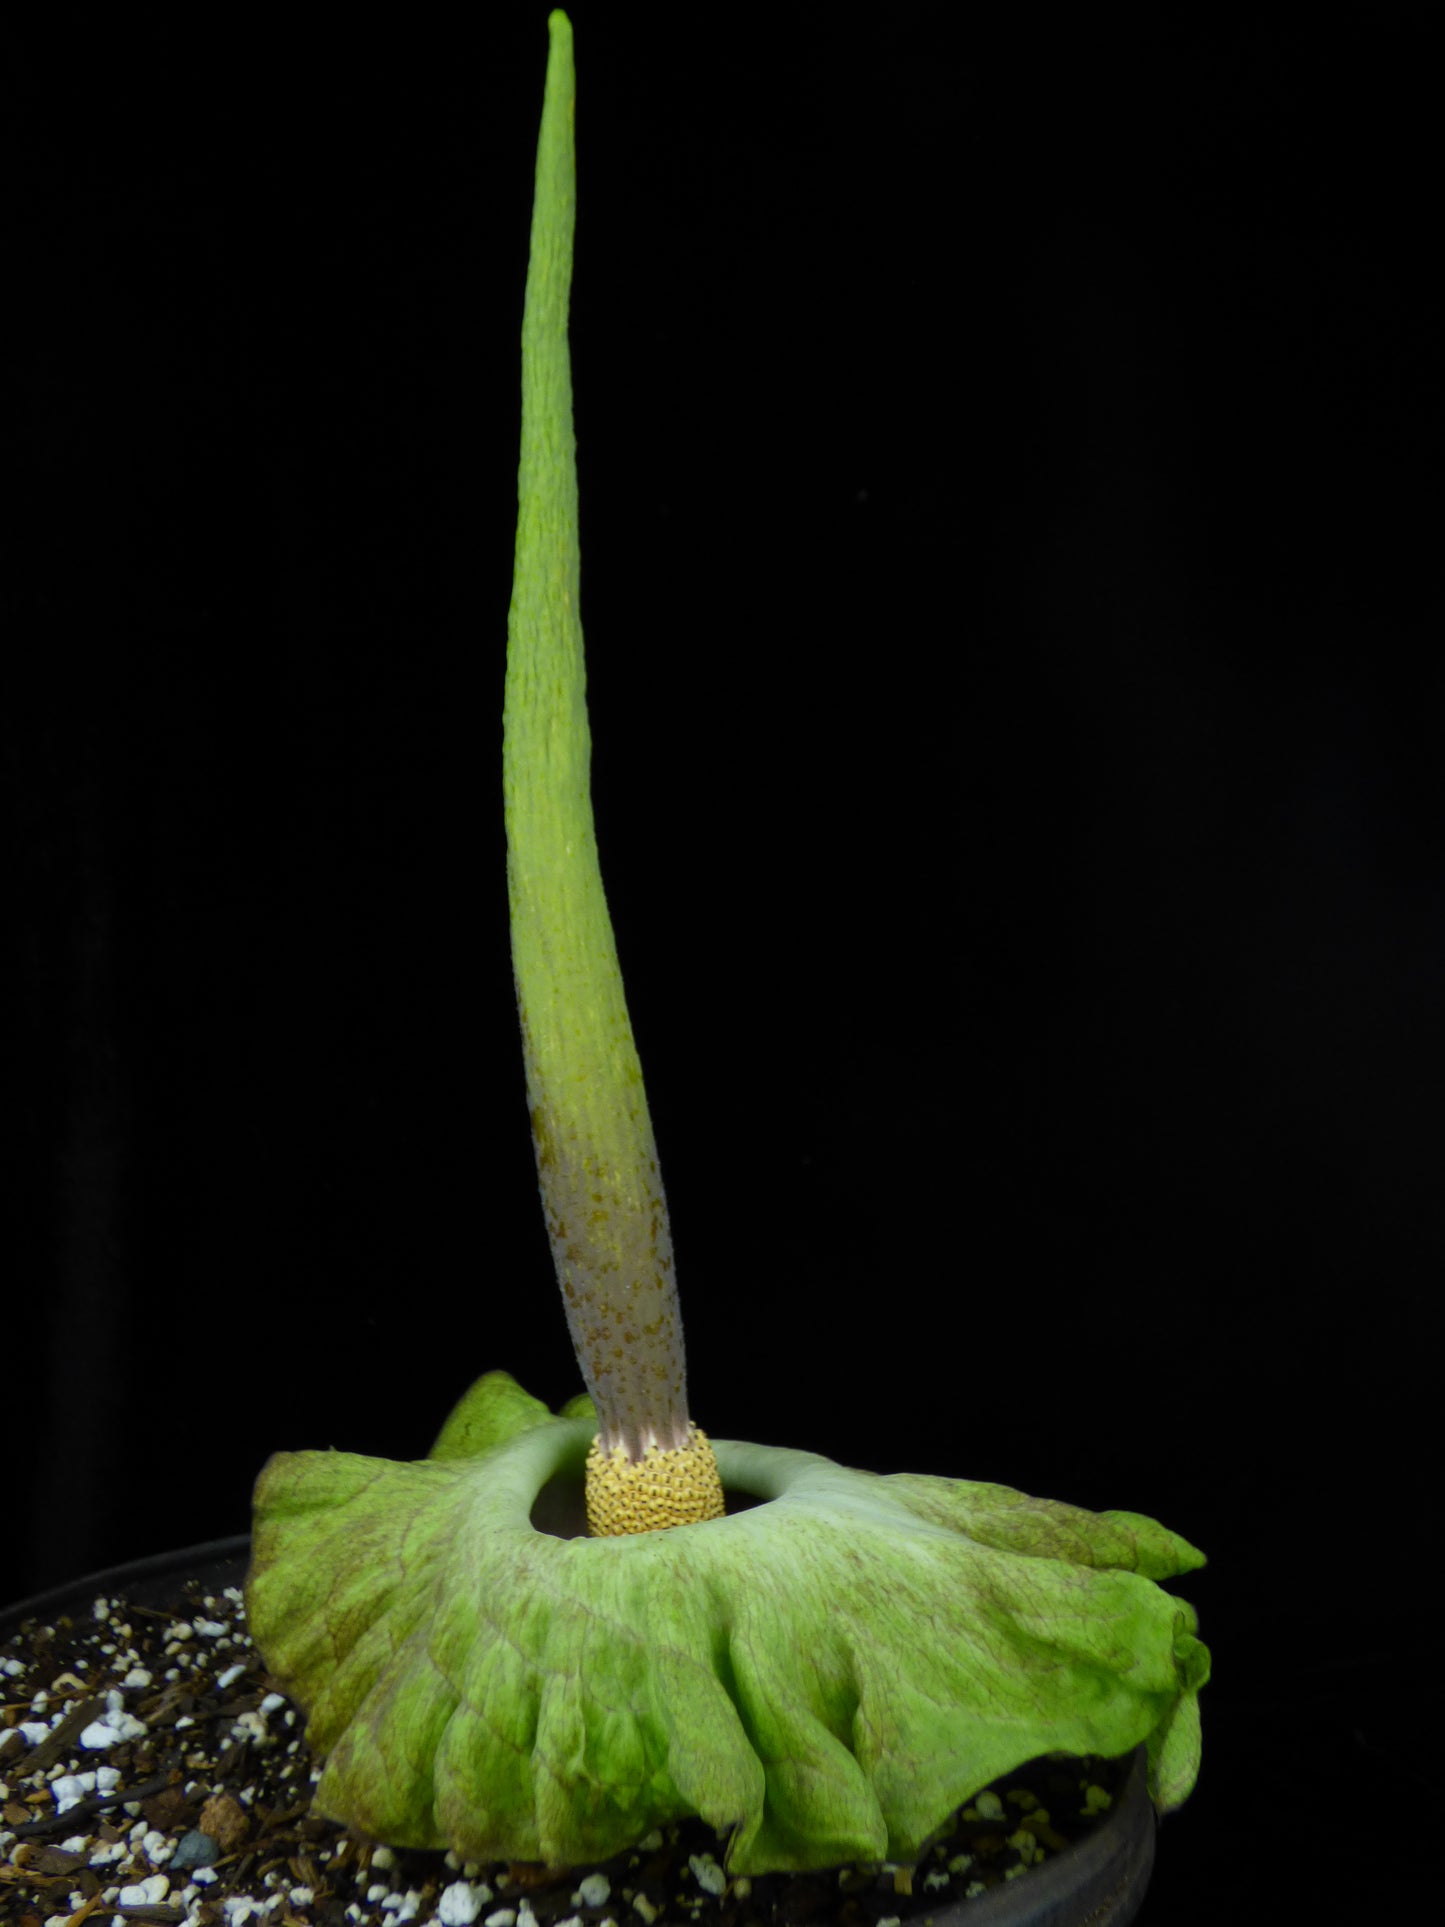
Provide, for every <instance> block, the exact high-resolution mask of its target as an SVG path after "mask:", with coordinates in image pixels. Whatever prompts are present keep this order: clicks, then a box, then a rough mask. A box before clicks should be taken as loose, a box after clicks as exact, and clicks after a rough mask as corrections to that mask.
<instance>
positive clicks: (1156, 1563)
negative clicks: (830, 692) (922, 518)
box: [246, 13, 1209, 1874]
mask: <svg viewBox="0 0 1445 1927" xmlns="http://www.w3.org/2000/svg"><path fill="white" fill-rule="evenodd" d="M549 30H550V53H549V58H548V63H547V79H546V91H545V100H544V104H543V109H542V130H541V137H540V141H539V144H538V152H537V173H536V192H535V200H534V205H533V215H532V238H531V254H530V260H529V265H528V270H527V295H526V309H525V316H524V320H523V327H522V450H521V465H520V473H519V480H518V518H517V547H516V564H515V575H514V582H513V592H512V604H511V612H510V619H509V625H508V643H507V681H506V714H505V748H504V756H503V766H504V794H505V806H506V824H507V844H508V888H509V896H510V905H511V927H512V947H513V963H514V972H515V978H516V986H517V1003H518V1009H519V1012H520V1016H521V1027H522V1042H523V1050H524V1055H525V1060H526V1070H527V1093H528V1103H529V1107H530V1111H531V1120H532V1136H533V1142H534V1146H535V1150H536V1159H537V1173H538V1178H539V1181H540V1186H541V1193H542V1203H543V1208H544V1211H545V1214H546V1219H547V1227H548V1231H549V1233H550V1237H551V1244H552V1253H553V1258H554V1261H555V1265H556V1270H557V1278H558V1282H559V1284H560V1286H561V1289H562V1297H563V1302H564V1304H565V1307H566V1313H567V1322H568V1326H569V1329H570V1331H571V1336H572V1343H573V1347H574V1349H575V1351H576V1354H577V1361H578V1364H579V1365H580V1366H581V1370H582V1376H583V1379H584V1380H585V1382H586V1386H587V1392H586V1394H585V1395H583V1396H579V1397H577V1398H574V1399H573V1400H572V1401H571V1402H570V1403H569V1404H567V1405H565V1406H563V1407H562V1408H561V1411H560V1412H559V1413H558V1414H556V1415H555V1416H554V1415H553V1413H551V1412H550V1411H549V1410H548V1409H547V1407H546V1406H545V1405H543V1404H541V1403H540V1401H538V1400H537V1399H535V1398H532V1397H530V1396H529V1395H528V1394H527V1393H526V1392H525V1391H523V1389H522V1388H521V1386H519V1385H518V1384H517V1383H516V1382H515V1380H513V1379H512V1378H511V1377H510V1376H509V1375H508V1374H507V1373H505V1372H499V1371H493V1372H488V1373H487V1374H486V1375H485V1376H484V1377H482V1378H480V1379H479V1380H478V1381H477V1382H476V1384H474V1385H473V1386H472V1388H471V1390H470V1391H469V1392H467V1394H466V1395H465V1397H464V1398H463V1399H462V1401H461V1403H460V1404H459V1405H458V1406H457V1408H456V1409H455V1410H454V1411H453V1412H452V1414H451V1416H450V1417H449V1418H448V1419H447V1421H446V1424H445V1425H444V1426H443V1428H442V1430H441V1433H440V1436H439V1437H438V1439H437V1442H436V1444H435V1445H434V1446H433V1448H432V1450H431V1452H430V1454H429V1455H428V1456H427V1458H425V1459H424V1460H421V1461H419V1462H417V1463H414V1464H396V1463H393V1462H391V1461H389V1460H385V1459H373V1458H366V1457H361V1456H358V1455H356V1454H353V1453H347V1452H334V1451H328V1452H289V1453H287V1452H283V1453H278V1454H276V1455H275V1456H274V1457H273V1458H272V1459H271V1460H270V1461H269V1462H268V1463H267V1465H266V1467H265V1468H264V1470H263V1472H262V1473H261V1476H260V1478H259V1480H258V1482H257V1486H256V1494H255V1533H254V1554H253V1562H252V1566H251V1571H250V1574H249V1578H248V1581H247V1588H246V1605H247V1611H248V1613H249V1616H250V1624H251V1628H252V1631H253V1633H254V1636H255V1638H256V1641H257V1643H258V1644H259V1646H260V1648H261V1651H262V1653H263V1655H264V1657H265V1660H266V1664H267V1665H268V1667H269V1668H270V1669H271V1671H272V1673H273V1674H274V1675H275V1676H276V1677H277V1679H278V1680H280V1681H281V1682H282V1683H283V1684H284V1685H285V1687H286V1688H287V1690H288V1691H289V1692H290V1693H291V1694H292V1695H293V1696H294V1697H295V1698H296V1699H297V1700H298V1702H299V1703H300V1704H301V1705H302V1706H303V1707H304V1708H305V1710H306V1713H307V1716H308V1721H309V1724H308V1726H307V1738H308V1740H309V1742H310V1744H311V1746H312V1748H313V1749H314V1750H315V1751H316V1752H317V1754H318V1755H320V1756H323V1757H324V1759H325V1770H324V1772H323V1773H322V1776H321V1780H320V1783H319V1785H318V1786H317V1789H316V1795H315V1807H316V1810H317V1811H318V1812H319V1813H321V1814H322V1815H325V1816H327V1817H329V1818H332V1819H335V1820H338V1821H341V1822H344V1823H345V1824H346V1825H348V1826H351V1827H354V1828H356V1829H357V1830H358V1831H359V1832H361V1833H363V1834H365V1835H368V1836H370V1837H371V1838H373V1839H376V1840H383V1841H388V1842H390V1843H392V1844H393V1845H397V1846H410V1847H426V1848H443V1847H446V1848H451V1849H453V1850H454V1851H455V1852H456V1853H457V1854H459V1855H460V1856H461V1857H462V1858H463V1859H464V1860H475V1861H490V1860H498V1859H505V1860H531V1861H541V1862H545V1863H547V1864H548V1865H549V1866H552V1867H556V1868H562V1867H568V1866H575V1865H577V1864H579V1863H581V1862H583V1861H588V1860H597V1859H602V1858H606V1857H608V1856H610V1855H612V1854H614V1853H617V1852H620V1851H622V1850H623V1849H625V1848H626V1847H628V1846H630V1845H632V1844H634V1843H635V1842H637V1841H638V1840H640V1839H641V1838H642V1836H643V1835H644V1834H646V1833H647V1832H649V1831H650V1830H651V1829H652V1828H653V1827H655V1826H658V1825H659V1824H661V1823H663V1822H666V1821H670V1820H674V1819H678V1818H681V1817H684V1816H687V1815H694V1814H695V1815H699V1816H701V1818H702V1819H703V1820H705V1821H707V1822H708V1823H709V1824H710V1825H711V1826H713V1827H714V1828H716V1829H717V1830H718V1832H719V1833H720V1834H722V1835H725V1836H726V1839H727V1849H726V1858H727V1866H728V1869H729V1871H730V1872H732V1873H737V1874H743V1873H760V1872H765V1871H796V1870H801V1869H805V1868H814V1867H825V1866H832V1865H835V1864H839V1863H842V1862H848V1861H859V1860H862V1861H880V1860H892V1861H896V1862H905V1863H906V1862H910V1861H914V1860H916V1859H917V1858H918V1856H919V1854H920V1852H921V1851H922V1849H923V1847H924V1845H925V1844H926V1843H927V1841H928V1840H929V1837H930V1836H931V1835H932V1834H934V1833H935V1832H936V1831H937V1830H938V1829H939V1828H940V1827H941V1826H942V1825H943V1824H944V1823H945V1822H946V1821H947V1819H948V1817H949V1815H950V1813H951V1812H952V1810H953V1809H954V1808H955V1807H957V1806H959V1805H960V1804H962V1803H963V1802H964V1801H966V1800H968V1799H969V1798H970V1797H971V1796H972V1795H973V1794H975V1793H976V1792H978V1791H979V1790H980V1789H981V1788H982V1787H984V1786H985V1785H987V1784H988V1782H990V1781H991V1780H993V1779H996V1778H997V1777H998V1776H1000V1775H1001V1774H1004V1773H1007V1772H1009V1771H1010V1770H1011V1769H1013V1768H1015V1767H1018V1766H1020V1765H1021V1764H1022V1763H1023V1762H1025V1761H1027V1760H1029V1759H1032V1758H1035V1757H1037V1756H1038V1755H1040V1754H1042V1753H1046V1752H1064V1753H1077V1754H1086V1753H1092V1754H1101V1755H1117V1754H1122V1753H1125V1752H1127V1751H1129V1750H1130V1749H1132V1748H1133V1747H1135V1746H1137V1745H1138V1744H1139V1743H1140V1742H1141V1741H1145V1742H1147V1744H1148V1754H1149V1773H1150V1791H1151V1793H1152V1795H1153V1798H1154V1801H1155V1803H1156V1806H1157V1807H1158V1809H1159V1810H1160V1811H1166V1810H1168V1809H1169V1808H1171V1807H1174V1806H1177V1805H1178V1804H1179V1802H1181V1801H1182V1800H1183V1799H1184V1798H1185V1797H1186V1796H1187V1795H1188V1793H1189V1791H1190V1789H1191V1787H1192V1786H1193V1784H1194V1779H1195V1775H1196V1773H1197V1771H1198V1764H1199V1711H1198V1697H1197V1696H1198V1691H1199V1688H1200V1687H1201V1686H1202V1685H1203V1684H1204V1682H1205V1680H1206V1679H1207V1677H1208V1671H1209V1655H1208V1652H1207V1649H1206V1648H1205V1647H1204V1646H1203V1645H1202V1644H1201V1643H1200V1641H1199V1640H1198V1639H1197V1638H1196V1637H1195V1634H1196V1629H1197V1622H1196V1619H1195V1615H1194V1612H1193V1610H1192V1609H1191V1608H1190V1607H1189V1606H1188V1605H1186V1604H1185V1603H1184V1602H1183V1601H1182V1600H1180V1599H1178V1598H1175V1597H1172V1596H1171V1595H1170V1594H1168V1593H1166V1592H1163V1591H1162V1590H1161V1589H1160V1588H1159V1586H1158V1585H1157V1584H1156V1583H1155V1582H1156V1581H1157V1580H1161V1579H1168V1578H1171V1577H1173V1576H1174V1575H1176V1574H1179V1573H1184V1572H1188V1571H1191V1570H1193V1569H1194V1568H1196V1567H1198V1566H1200V1565H1202V1564H1203V1559H1202V1556H1201V1555H1200V1554H1199V1553H1198V1552H1196V1551H1195V1549H1194V1548H1193V1547H1192V1546H1190V1545H1188V1544H1187V1543H1186V1542H1185V1541H1184V1540H1183V1539H1181V1538H1179V1537H1178V1536H1177V1535H1176V1534H1175V1533H1172V1532H1170V1531H1168V1530H1166V1528H1165V1527H1163V1526H1161V1525H1158V1524H1156V1523H1155V1521H1154V1520H1152V1519H1147V1518H1143V1517H1140V1516H1139V1515H1137V1514H1135V1513H1129V1512H1103V1513H1093V1512H1085V1511H1081V1510H1079V1509H1078V1508H1076V1507H1073V1506H1069V1505H1063V1504H1059V1503H1057V1502H1055V1501H1053V1500H1047V1499H1032V1498H1029V1497H1027V1496H1026V1495H1025V1494H1023V1493H1021V1492H1016V1491H1014V1490H1012V1489H1011V1488H1009V1487H1007V1486H999V1485H979V1484H973V1483H971V1482H969V1481H967V1480H962V1479H946V1478H936V1477H926V1476H922V1475H916V1474H911V1473H892V1474H888V1475H882V1476H880V1475H879V1474H877V1473H873V1472H860V1471H854V1470H851V1469H849V1468H848V1467H845V1466H841V1465H836V1464H834V1463H832V1462H831V1461H830V1460H828V1459H825V1458H821V1457H817V1456H815V1455H814V1454H812V1453H809V1452H798V1451H787V1450H783V1449H780V1448H777V1447H773V1446H767V1445H751V1444H745V1443H741V1442H738V1441H736V1440H727V1439H718V1440H716V1441H712V1442H709V1440H708V1438H707V1436H706V1435H705V1434H704V1433H703V1432H702V1431H701V1430H700V1429H699V1428H698V1427H697V1426H696V1425H695V1424H694V1423H693V1421H692V1419H691V1416H690V1414H689V1412H688V1407H687V1393H686V1377H685V1368H684V1355H683V1337H682V1323H681V1318H680V1315H679V1309H678V1298H677V1286H676V1280H675V1277H674V1273H673V1255H672V1243H671V1237H670V1233H669V1229H668V1216H667V1205H666V1202H665V1199H664V1196H663V1188H662V1182H661V1179H660V1177H659V1175H658V1166H657V1153H656V1149H655V1146H654V1143H653V1136H652V1126H651V1123H650V1120H649V1117H648V1111H647V1101H646V1097H645V1094H644V1091H643V1085H642V1073H641V1069H640V1067H639V1064H638V1060H637V1052H636V1049H635V1047H634V1044H633V1038H632V1028H631V1024H630V1022H629V1019H628V1014H627V1006H626V1002H625V999H624V996H623V989H622V978H621V973H620V971H619V968H618V962H617V952H616V947H615V944H614V942H613V935H612V926H611V922H610V920H609V917H608V913H607V905H606V900H605V898H604V895H603V890H602V878H601V872H600V870H599V867H598V861H597V846H596V838H595V834H594V829H593V821H592V804H591V794H590V758H591V741H590V736H589V732H588V722H587V708H586V695H585V672H584V666H583V654H582V629H581V623H580V620H579V615H578V582H579V552H578V541H577V478H576V460H575V449H574V441H573V429H572V389H571V368H570V361H569V353H568V345H567V307H568V295H569V290H570V286H571V276H572V237H573V221H574V198H575V154H574V132H573V123H574V101H575V79H574V68H573V55H572V30H571V27H570V25H569V23H568V21H567V19H566V16H565V15H563V14H561V13H554V14H553V15H552V16H551V20H550V23H549ZM584 1480H585V1494H586V1510H587V1519H588V1522H589V1530H588V1531H587V1532H586V1533H575V1534H573V1535H572V1536H563V1535H562V1534H561V1533H560V1532H558V1531H553V1530H550V1529H548V1521H549V1519H555V1518H557V1517H558V1516H559V1515H558V1514H557V1513H556V1510H555V1504H554V1503H553V1502H554V1501H555V1500H556V1498H557V1495H558V1494H559V1493H561V1492H563V1491H564V1490H565V1489H566V1488H567V1486H568V1485H569V1484H570V1485H571V1486H572V1487H573V1488H574V1489H575V1487H576V1485H577V1484H578V1483H579V1481H584ZM549 1506H550V1507H551V1510H549ZM534 1508H536V1513H537V1518H536V1522H535V1523H534V1518H533V1513H534Z"/></svg>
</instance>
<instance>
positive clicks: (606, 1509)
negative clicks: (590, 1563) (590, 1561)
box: [587, 1424, 724, 1539]
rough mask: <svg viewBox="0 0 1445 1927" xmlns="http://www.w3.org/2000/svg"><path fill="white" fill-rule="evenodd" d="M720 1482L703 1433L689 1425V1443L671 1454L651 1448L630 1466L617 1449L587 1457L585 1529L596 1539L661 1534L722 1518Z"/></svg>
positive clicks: (597, 1451)
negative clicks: (629, 1534) (679, 1527)
mask: <svg viewBox="0 0 1445 1927" xmlns="http://www.w3.org/2000/svg"><path fill="white" fill-rule="evenodd" d="M723 1511H724V1507H723V1489H722V1480H721V1478H719V1476H718V1469H717V1460H716V1458H715V1457H714V1456H713V1449H712V1446H711V1445H710V1444H709V1443H708V1437H707V1433H706V1432H704V1431H702V1430H701V1429H700V1428H699V1427H698V1426H696V1425H692V1424H689V1426H688V1428H687V1443H686V1444H685V1445H679V1446H677V1447H676V1448H674V1449H673V1450H671V1451H669V1450H667V1449H666V1448H665V1447H663V1446H660V1445H649V1446H648V1448H647V1450H646V1452H645V1453H644V1454H643V1455H642V1457H641V1458H640V1459H639V1460H638V1461H637V1463H636V1464H633V1462H632V1460H631V1459H629V1458H628V1456H627V1454H626V1452H625V1451H624V1450H623V1448H622V1447H621V1446H620V1445H619V1446H617V1447H616V1448H615V1449H614V1450H613V1451H611V1452H604V1451H603V1450H602V1448H601V1445H600V1444H599V1442H598V1440H596V1439H593V1441H592V1448H591V1450H590V1451H589V1452H588V1454H587V1525H588V1528H589V1530H590V1531H591V1533H592V1536H593V1538H595V1539H615V1538H617V1537H618V1536H619V1535H620V1534H622V1533H624V1532H659V1531H661V1530H662V1528H663V1527H664V1526H691V1525H698V1524H700V1523H701V1521H702V1520H704V1519H721V1518H722V1516H723Z"/></svg>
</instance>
